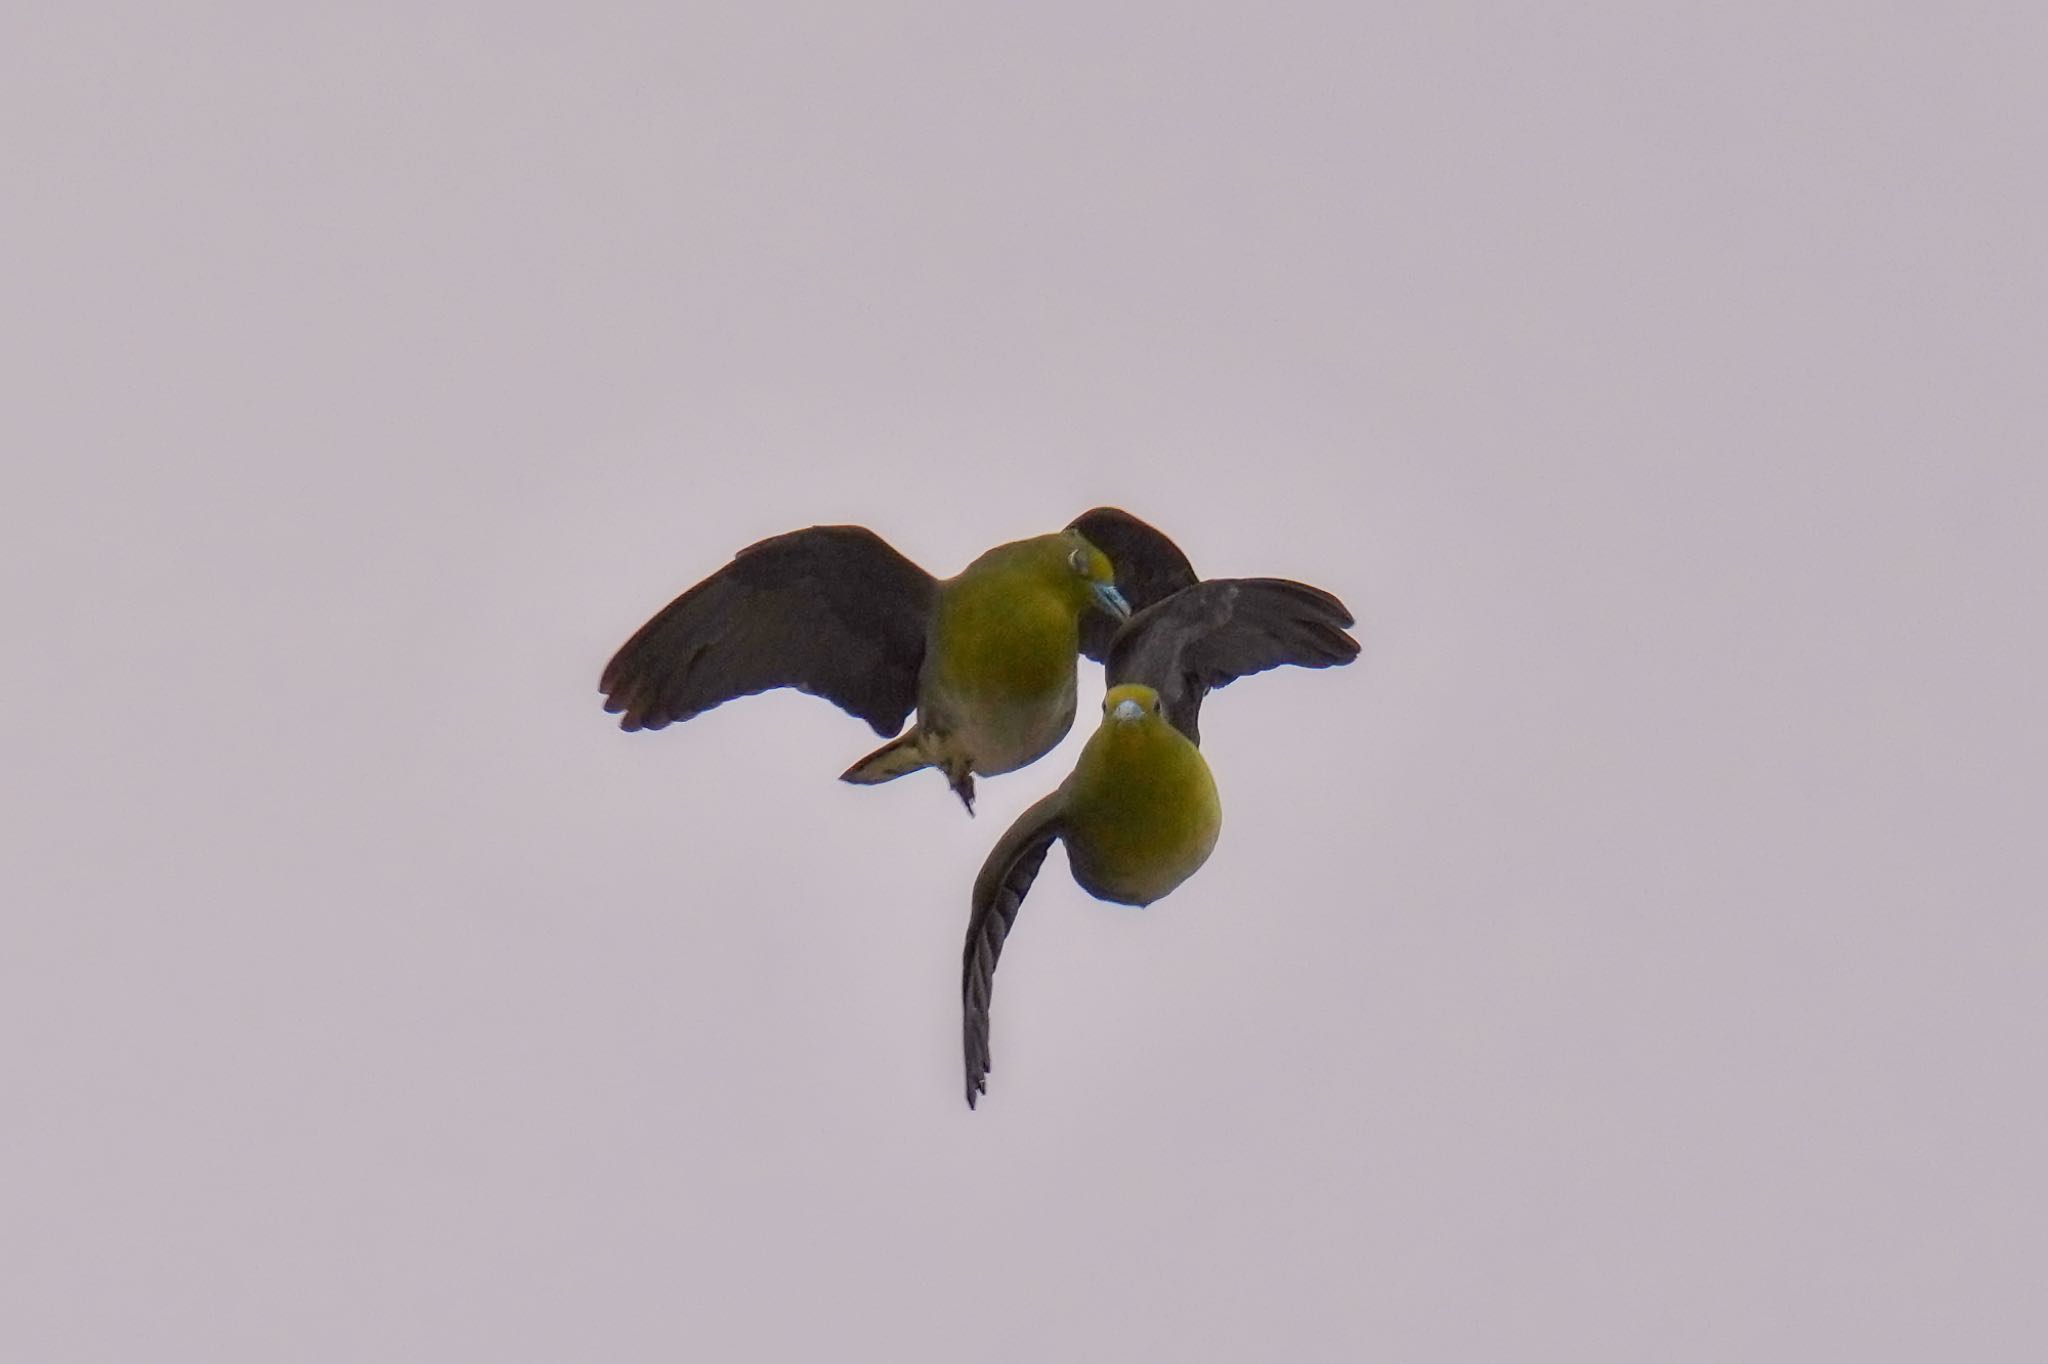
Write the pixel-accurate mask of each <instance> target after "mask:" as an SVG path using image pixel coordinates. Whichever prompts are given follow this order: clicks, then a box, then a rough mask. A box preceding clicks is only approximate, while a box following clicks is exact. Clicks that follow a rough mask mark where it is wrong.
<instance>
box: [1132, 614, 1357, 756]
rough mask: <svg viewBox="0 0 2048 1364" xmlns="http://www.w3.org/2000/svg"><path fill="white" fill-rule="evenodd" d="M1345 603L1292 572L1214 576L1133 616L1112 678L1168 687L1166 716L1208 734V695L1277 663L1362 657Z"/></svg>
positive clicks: (1331, 662)
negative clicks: (1203, 718)
mask: <svg viewBox="0 0 2048 1364" xmlns="http://www.w3.org/2000/svg"><path fill="white" fill-rule="evenodd" d="M1353 623H1354V622H1353V621H1352V618H1351V613H1350V612H1349V611H1348V610H1346V609H1345V607H1344V603H1343V602H1341V601H1339V600H1337V598H1335V597H1333V596H1331V595H1330V594H1329V593H1328V592H1325V591H1323V590H1322V589H1321V588H1318V587H1310V586H1309V585H1308V584H1307V583H1298V582H1293V581H1290V580H1289V579H1286V578H1215V579H1212V580H1210V581H1208V582H1204V583H1197V584H1195V585H1194V586H1193V587H1187V588H1183V589H1182V590H1181V591H1179V592H1176V593H1174V594H1173V595H1172V596H1171V597H1169V598H1167V599H1166V600H1165V601H1163V602H1159V603H1157V604H1155V605H1154V606H1152V607H1150V608H1149V609H1147V610H1145V611H1141V612H1139V613H1138V614H1136V615H1134V616H1132V617H1131V619H1130V621H1129V622H1127V623H1126V624H1125V626H1124V628H1123V629H1122V630H1121V631H1120V632H1119V633H1118V635H1117V637H1116V643H1115V644H1114V645H1113V646H1112V647H1111V649H1110V652H1109V659H1108V663H1107V666H1106V668H1105V672H1106V673H1107V676H1108V680H1109V685H1110V686H1112V687H1115V686H1120V685H1122V684H1124V683H1127V682H1137V683H1142V684H1144V685H1145V686H1148V687H1151V688H1152V689H1153V690H1154V691H1156V692H1158V693H1159V699H1160V703H1161V705H1162V707H1163V708H1164V710H1165V712H1166V718H1167V720H1168V721H1169V722H1170V723H1171V724H1172V725H1173V727H1174V728H1175V729H1178V730H1179V731H1180V732H1181V733H1183V734H1185V735H1187V736H1188V738H1189V739H1191V740H1193V741H1194V742H1196V743H1200V742H1201V732H1200V724H1199V721H1200V715H1201V709H1202V698H1203V697H1204V696H1206V695H1208V694H1209V693H1210V692H1211V691H1213V690H1215V689H1216V688H1217V687H1222V686H1227V685H1228V684H1230V683H1231V682H1234V681H1236V680H1237V679H1238V678H1240V677H1248V676H1250V675H1251V674H1253V673H1258V672H1264V671H1266V670H1267V669H1268V668H1278V667H1282V666H1285V665H1289V664H1291V665H1293V666H1294V667H1297V668H1329V667H1340V666H1342V665H1343V664H1346V663H1349V662H1350V661H1351V660H1352V659H1354V658H1356V657H1358V641H1357V640H1355V639H1353V638H1352V637H1351V636H1350V635H1349V634H1347V633H1346V630H1347V629H1348V628H1349V627H1350V626H1351V625H1352V624H1353Z"/></svg>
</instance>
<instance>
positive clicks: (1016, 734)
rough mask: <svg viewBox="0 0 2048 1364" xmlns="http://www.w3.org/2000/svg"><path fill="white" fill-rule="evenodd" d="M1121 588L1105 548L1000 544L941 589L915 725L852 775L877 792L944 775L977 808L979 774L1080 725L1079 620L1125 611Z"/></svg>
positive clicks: (1070, 538) (1042, 541) (1029, 759)
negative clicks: (906, 779)
mask: <svg viewBox="0 0 2048 1364" xmlns="http://www.w3.org/2000/svg"><path fill="white" fill-rule="evenodd" d="M1114 581H1115V570H1114V569H1113V568H1112V567H1111V566H1110V563H1109V560H1108V559H1107V558H1105V557H1104V556H1103V554H1102V551H1101V550H1099V549H1096V548H1095V547H1094V546H1093V545H1090V544H1088V543H1087V542H1086V540H1085V539H1083V538H1082V537H1080V536H1079V535H1078V533H1076V532H1073V531H1067V532H1062V533H1061V534H1058V535H1041V536H1036V537H1034V538H1032V539H1029V540H1019V541H1016V542H1014V543H1012V544H1007V545H998V546H996V547H995V548H994V549H992V550H989V551H988V552H987V553H986V554H983V555H982V556H981V557H980V558H978V559H976V560H975V561H974V562H973V563H971V564H969V565H968V566H967V567H966V568H964V569H962V570H961V572H960V573H959V575H958V576H957V577H953V578H949V579H947V580H946V581H944V582H942V583H940V584H939V585H938V592H937V594H936V599H935V601H934V603H933V607H932V611H931V622H930V627H929V632H928V633H927V635H926V639H925V662H924V667H923V669H922V671H921V672H920V673H919V676H918V689H917V723H916V724H915V725H913V726H912V727H911V729H910V730H909V731H908V732H907V733H905V734H904V735H903V736H902V737H900V738H898V739H895V740H892V741H891V742H889V743H887V744H884V745H883V746H882V747H881V748H880V749H877V750H876V751H875V752H874V753H872V754H870V755H868V757H866V758H863V759H861V761H859V762H857V763H855V764H854V765H853V766H852V767H850V768H848V769H847V771H846V773H845V774H844V775H845V779H846V780H847V781H850V782H855V783H858V784H862V785H872V784H874V783H875V782H878V781H892V780H894V779H895V778H897V777H900V776H902V775H903V774H904V773H906V772H914V771H916V770H918V769H919V768H921V767H936V768H939V769H940V770H941V771H943V772H944V773H945V774H946V778H947V780H948V781H949V782H951V783H952V786H953V789H954V790H955V791H956V792H959V793H960V798H961V800H962V801H963V802H965V803H966V804H967V807H968V809H970V810H972V809H973V808H974V804H973V801H974V797H973V791H974V776H975V774H980V775H982V776H996V775H999V774H1001V773H1004V772H1014V771H1016V770H1017V769H1018V768H1020V767H1024V766H1026V765H1028V764H1030V763H1033V762H1036V761H1037V760H1038V759H1039V758H1041V757H1043V756H1045V754H1047V753H1048V752H1050V751H1051V750H1052V749H1053V747H1054V746H1055V745H1057V744H1058V743H1059V741H1060V740H1061V739H1063V738H1065V737H1066V733H1067V730H1068V729H1070V728H1072V726H1073V723H1074V694H1075V673H1076V671H1077V665H1078V661H1079V656H1080V647H1081V644H1080V641H1081V625H1080V621H1081V617H1082V615H1083V614H1085V613H1086V612H1087V611H1089V610H1090V609H1092V608H1094V607H1096V606H1097V605H1098V604H1100V605H1104V606H1107V607H1108V609H1110V610H1112V611H1114V610H1115V609H1116V608H1117V606H1118V605H1121V604H1122V599H1121V598H1120V597H1118V596H1116V592H1115V587H1114Z"/></svg>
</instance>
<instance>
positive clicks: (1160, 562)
mask: <svg viewBox="0 0 2048 1364" xmlns="http://www.w3.org/2000/svg"><path fill="white" fill-rule="evenodd" d="M1067 529H1068V530H1078V531H1080V532H1081V534H1082V535H1084V536H1086V537H1087V539H1088V543H1089V544H1091V545H1093V546H1095V547H1096V548H1097V549H1099V550H1101V551H1102V552H1103V553H1104V554H1107V555H1108V556H1109V561H1110V563H1112V564H1114V565H1115V566H1116V590H1117V591H1118V592H1120V593H1122V594H1123V599H1124V600H1125V601H1127V602H1129V603H1130V604H1131V612H1132V614H1134V615H1135V614H1136V613H1137V612H1140V611H1142V610H1144V609H1145V608H1146V607H1148V606H1150V605H1152V604H1153V603H1154V602H1160V601H1165V600H1166V599H1167V598H1168V597H1170V596H1172V595H1173V594H1174V593H1176V592H1178V591H1180V590H1181V589H1182V588H1183V587H1191V586H1193V585H1194V583H1195V581H1196V578H1195V569H1194V565H1192V564H1190V563H1189V562H1188V556H1187V555H1185V554H1183V553H1181V552H1180V546H1179V545H1176V544H1175V543H1173V541H1171V540H1169V539H1167V538H1166V537H1165V536H1164V535H1162V534H1160V533H1159V532H1158V531H1157V530H1155V529H1153V528H1152V527H1151V526H1148V525H1146V524H1145V523H1144V522H1143V521H1140V520H1139V519H1138V518H1137V517H1135V516H1133V515H1131V514H1130V513H1129V512H1127V511H1122V510H1120V509H1118V508H1116V507H1097V508H1096V509H1095V510H1094V511H1091V512H1083V513H1082V514H1081V515H1080V516H1077V517H1075V518H1074V521H1073V523H1072V524H1071V525H1069V526H1068V527H1067ZM1120 624H1122V622H1121V621H1116V620H1112V619H1111V618H1110V617H1109V616H1107V615H1105V614H1103V613H1102V612H1100V611H1084V612H1082V613H1081V652H1082V653H1084V654H1086V655H1088V657H1090V658H1092V659H1094V660H1095V661H1096V662H1097V663H1100V662H1102V661H1103V659H1105V658H1107V657H1109V646H1110V643H1111V641H1113V640H1114V639H1115V638H1116V631H1117V626H1118V625H1120Z"/></svg>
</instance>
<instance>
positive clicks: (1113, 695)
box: [1102, 682, 1159, 712]
mask: <svg viewBox="0 0 2048 1364" xmlns="http://www.w3.org/2000/svg"><path fill="white" fill-rule="evenodd" d="M1122 701H1136V702H1137V703H1138V704H1139V705H1141V706H1143V707H1144V708H1145V709H1146V710H1153V709H1156V708H1157V707H1158V705H1159V693H1158V692H1156V691H1153V690H1152V689H1151V688H1150V687H1147V686H1141V685H1140V684H1138V683H1136V682H1126V683H1124V684H1123V685H1122V686H1121V687H1111V688H1110V689H1109V695H1107V696H1105V697H1103V698H1102V709H1103V710H1104V712H1108V711H1112V710H1115V709H1116V707H1117V704H1118V703H1119V702H1122Z"/></svg>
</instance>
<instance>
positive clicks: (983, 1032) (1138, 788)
mask: <svg viewBox="0 0 2048 1364" xmlns="http://www.w3.org/2000/svg"><path fill="white" fill-rule="evenodd" d="M1352 624H1353V621H1352V618H1351V613H1350V612H1349V611H1347V610H1345V609H1344V604H1343V603H1342V602H1340V601H1338V600H1337V599H1336V598H1335V597H1333V596H1331V595H1330V594H1329V593H1327V592H1324V591H1321V590H1320V589H1318V588H1314V587H1309V586H1307V585H1306V584H1303V583H1297V582H1290V581H1287V580H1285V579H1280V578H1219V579H1215V580H1213V581H1209V582H1204V583H1199V584H1197V585H1195V586H1192V587H1188V588H1185V589H1183V590H1181V591H1179V592H1176V593H1174V594H1173V595H1172V596H1170V597H1168V598H1166V599H1165V600H1164V601H1161V602H1159V603H1157V604H1155V605H1153V606H1151V607H1149V608H1147V609H1145V610H1142V611H1140V612H1138V613H1137V614H1136V615H1134V616H1132V617H1131V619H1130V621H1129V622H1128V623H1127V624H1126V625H1125V626H1124V627H1123V629H1122V630H1121V631H1119V632H1118V633H1117V634H1116V636H1115V639H1114V641H1113V643H1112V645H1111V647H1110V649H1109V656H1108V661H1107V667H1106V671H1107V675H1108V681H1109V692H1108V695H1106V696H1105V697H1104V698H1103V702H1102V724H1101V725H1100V727H1099V728H1097V729H1096V731H1095V733H1094V735H1093V736H1091V737H1090V738H1089V740H1088V744H1087V746H1086V747H1085V748H1083V749H1082V750H1081V757H1080V760H1079V761H1078V762H1076V763H1075V765H1074V771H1073V773H1072V775H1070V776H1069V777H1068V778H1067V779H1066V780H1065V781H1063V782H1061V783H1060V786H1059V789H1058V790H1056V791H1054V792H1053V793H1052V794H1051V795H1049V796H1047V797H1045V798H1044V799H1043V800H1041V801H1039V802H1037V803H1036V804H1035V805H1032V806H1031V807H1030V808H1029V809H1027V810H1025V811H1024V813H1023V814H1021V815H1019V816H1018V817H1017V821H1016V822H1015V823H1014V824H1012V825H1011V826H1010V828H1009V831H1008V832H1007V833H1005V834H1004V835H1003V836H1002V838H1001V839H1000V840H998V841H997V843H996V846H995V848H994V850H993V851H992V852H990V853H989V856H988V860H987V861H986V862H984V863H983V864H982V868H981V874H980V875H979V876H977V877H976V878H975V882H974V897H973V908H972V911H971V913H970V915H969V918H968V922H967V946H966V949H965V951H964V953H963V954H962V961H961V973H960V1003H961V1013H962V1040H963V1044H964V1050H965V1059H966V1067H967V1106H968V1107H969V1108H973V1107H974V1103H975V1099H976V1097H977V1096H979V1095H981V1094H985V1093H987V1092H988V1072H989V1000H990V997H991V995H992V993H993V991H994V988H995V970H996V959H997V957H998V956H999V955H1000V954H1001V952H1002V950H1003V939H1004V938H1005V937H1006V936H1008V934H1009V931H1010V926H1011V925H1012V924H1014V923H1015V922H1016V921H1017V910H1018V907H1019V906H1021V905H1022V904H1023V903H1024V896H1025V895H1026V894H1027V893H1028V892H1029V891H1030V889H1031V883H1032V881H1034V880H1035V879H1036V878H1037V876H1038V869H1039V866H1040V865H1041V864H1042V863H1043V862H1044V861H1045V855H1046V852H1047V851H1048V850H1049V849H1050V848H1051V847H1052V845H1053V841H1054V840H1055V839H1057V840H1059V841H1060V842H1062V843H1064V844H1065V845H1066V849H1067V866H1068V868H1069V869H1070V870H1071V871H1072V872H1073V875H1074V880H1075V882H1076V883H1078V884H1079V885H1080V887H1081V889H1083V890H1085V891H1087V892H1088V893H1089V894H1090V895H1093V896H1095V897H1096V898H1097V899H1099V900H1108V901H1111V902H1113V903H1116V904H1125V905H1141V906H1142V905H1149V904H1151V903H1152V902H1153V901H1155V900H1159V899H1163V898H1164V897H1165V896H1167V895H1170V894H1172V893H1173V891H1174V890H1175V888H1177V887H1178V886H1179V885H1180V884H1181V883H1182V882H1184V881H1186V880H1187V879H1188V878H1189V877H1190V876H1193V875H1194V874H1195V873H1196V872H1197V871H1199V870H1200V869H1201V867H1202V864H1203V863H1204V862H1206V861H1208V860H1209V854H1210V852H1211V851H1212V850H1213V849H1214V848H1215V846H1216V836H1217V835H1218V834H1219V833H1220V832H1221V831H1222V828H1223V806H1222V803H1221V802H1220V801H1219V800H1218V798H1217V794H1216V780H1215V778H1214V777H1213V776H1211V775H1210V772H1209V764H1208V762H1207V761H1206V760H1205V759H1204V758H1203V757H1202V750H1201V749H1200V748H1199V747H1198V746H1197V745H1198V744H1199V743H1200V741H1201V731H1200V728H1199V725H1198V723H1197V720H1198V716H1199V713H1200V711H1201V707H1202V698H1203V696H1205V695H1206V694H1207V693H1208V692H1210V691H1212V690H1214V689H1215V688H1217V687H1221V686H1224V685H1226V684H1228V683H1230V682H1231V681H1234V680H1235V679H1237V678H1240V677H1244V676H1247V675H1249V674H1251V673H1256V672H1263V671H1265V670H1266V669H1268V668H1277V667H1281V666H1283V665H1286V664H1293V665H1294V666H1296V667H1303V668H1327V667H1333V666H1341V665H1343V664H1346V663H1349V662H1351V660H1352V659H1354V658H1356V657H1357V656H1358V641H1357V640H1355V639H1353V638H1352V637H1351V636H1350V635H1349V634H1347V633H1346V631H1347V629H1348V628H1349V627H1350V626H1351V625H1352Z"/></svg>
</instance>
